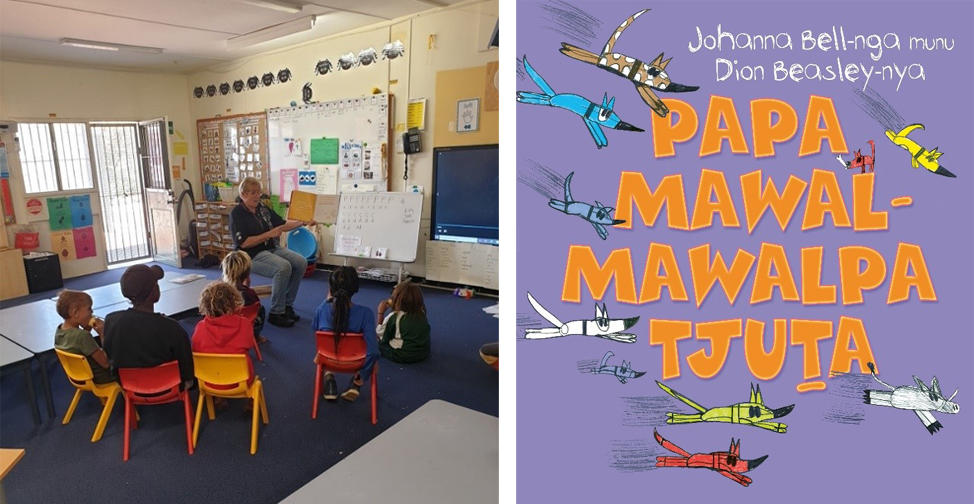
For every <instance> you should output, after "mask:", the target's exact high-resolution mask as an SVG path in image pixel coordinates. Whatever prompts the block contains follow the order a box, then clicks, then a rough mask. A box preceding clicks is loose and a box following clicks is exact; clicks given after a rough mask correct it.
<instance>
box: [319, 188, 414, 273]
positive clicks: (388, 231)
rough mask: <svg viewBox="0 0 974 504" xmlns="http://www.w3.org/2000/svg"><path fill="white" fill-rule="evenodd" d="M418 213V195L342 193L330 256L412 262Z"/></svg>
mask: <svg viewBox="0 0 974 504" xmlns="http://www.w3.org/2000/svg"><path fill="white" fill-rule="evenodd" d="M422 214H423V195H422V194H420V193H398V192H396V193H390V192H386V193H342V195H341V200H340V201H339V203H338V223H337V224H335V247H334V252H333V253H334V254H335V255H339V256H346V257H364V258H373V259H384V260H387V261H396V262H413V261H415V260H416V247H417V245H418V243H419V220H420V216H422Z"/></svg>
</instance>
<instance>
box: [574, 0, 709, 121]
mask: <svg viewBox="0 0 974 504" xmlns="http://www.w3.org/2000/svg"><path fill="white" fill-rule="evenodd" d="M647 11H649V9H643V10H641V11H639V12H637V13H635V14H633V15H632V16H631V17H629V18H628V19H626V20H625V21H623V22H622V24H621V25H619V29H617V30H616V31H615V32H613V33H612V36H610V37H609V40H608V42H606V43H605V48H604V49H603V50H602V54H599V55H596V54H592V53H590V52H588V51H586V50H585V49H582V48H580V47H575V46H573V45H571V44H567V43H564V42H562V44H561V49H560V51H561V53H562V54H564V55H565V56H568V57H569V58H574V59H577V60H579V61H584V62H585V63H590V64H592V65H596V66H598V67H599V68H601V69H603V70H608V71H609V72H612V73H614V74H616V75H620V76H622V77H625V78H627V79H629V80H631V81H632V83H633V84H635V86H636V91H638V92H639V96H640V97H641V98H642V99H643V101H644V102H646V105H649V108H651V109H653V112H656V115H658V116H660V117H666V114H667V113H669V111H670V109H669V108H668V107H667V106H666V104H664V103H663V100H661V99H659V97H657V96H656V93H654V92H653V91H654V90H655V91H665V92H668V93H688V92H691V91H696V90H697V89H700V86H685V85H683V84H677V83H675V82H671V81H670V77H669V75H667V73H666V66H667V65H669V64H670V60H672V59H673V58H670V59H668V60H666V61H663V53H660V54H659V56H657V57H656V59H654V60H653V61H651V62H649V63H645V62H643V61H640V60H638V59H636V58H631V57H629V56H626V55H625V54H619V53H617V52H612V48H613V47H615V43H616V40H619V37H620V36H621V35H622V32H623V31H624V30H625V29H626V28H627V27H629V25H631V24H632V23H633V21H635V20H636V18H638V17H639V16H641V15H643V14H644V13H645V12H647Z"/></svg>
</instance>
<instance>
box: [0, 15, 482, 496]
mask: <svg viewBox="0 0 974 504" xmlns="http://www.w3.org/2000/svg"><path fill="white" fill-rule="evenodd" d="M499 3H500V2H499V0H362V1H356V2H353V1H350V0H335V1H330V2H321V1H316V0H209V1H207V2H198V1H196V0H171V1H167V2H148V1H137V2H129V1H123V0H50V1H45V2H43V3H40V2H33V1H27V0H3V1H2V2H0V18H2V23H0V172H2V173H0V182H2V192H0V203H2V204H0V209H2V211H3V213H2V219H0V255H2V257H0V259H2V264H0V266H2V269H0V345H2V347H0V360H2V366H0V370H2V374H0V465H2V471H0V501H2V502H4V503H5V502H10V503H12V504H13V503H18V502H68V501H73V502H104V501H112V502H114V501H119V502H121V501H126V502H185V501H203V502H205V501H209V502H224V501H233V502H238V503H267V502H289V503H302V502H318V501H324V500H330V501H334V502H352V503H354V502H382V501H385V502H472V503H477V502H498V499H499V485H500V470H499V467H500V449H499V422H498V417H499V410H500V406H499V403H500V400H499V390H500V389H499V383H500V375H499V355H498V349H499V340H500V337H499V323H498V321H499V319H498V311H499V310H498V306H499V305H498V303H499V299H500V297H499V296H500V291H499V280H498V276H499V271H500V270H499V267H498V263H499V258H500V243H499V242H500V239H499V238H500V233H499V231H500V230H499V228H500V226H499V221H500V217H499V213H498V206H499V192H500V189H499V178H500V177H499V150H500V149H499V143H500V141H499V136H500V135H499V122H500V113H499V108H500V107H499V92H498V87H499V80H500V76H499V75H498V74H499V72H498V68H499V63H498V62H499V49H498V48H499ZM360 335H361V336H360ZM244 355H245V356H244ZM162 356H165V357H164V358H163V357H162ZM150 361H151V362H150ZM69 375H70V377H69ZM204 410H205V412H206V414H205V415H204V414H203V413H204Z"/></svg>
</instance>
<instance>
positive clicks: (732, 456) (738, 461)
mask: <svg viewBox="0 0 974 504" xmlns="http://www.w3.org/2000/svg"><path fill="white" fill-rule="evenodd" d="M653 436H654V437H655V438H656V442H657V443H659V444H660V446H662V447H663V448H666V449H667V450H669V451H671V452H673V453H676V454H678V455H680V456H679V457H656V467H690V468H697V469H710V470H711V471H717V472H719V473H720V474H722V475H724V476H726V477H728V478H730V479H732V480H734V481H736V482H738V483H740V484H741V485H743V486H748V485H750V484H751V482H752V480H751V478H749V477H747V476H744V475H743V474H742V473H746V472H748V471H752V470H754V469H756V468H757V467H758V466H759V465H761V463H762V462H764V460H765V459H767V458H768V456H767V455H765V456H763V457H758V458H756V459H754V460H744V459H742V458H741V440H740V439H738V440H737V442H736V443H735V442H734V438H731V445H730V450H728V451H725V452H711V453H694V454H693V455H691V454H690V453H688V452H687V451H686V450H684V449H683V448H680V447H679V446H677V445H675V444H673V443H671V442H670V441H667V440H666V439H665V438H663V436H660V435H659V433H658V432H656V429H653Z"/></svg>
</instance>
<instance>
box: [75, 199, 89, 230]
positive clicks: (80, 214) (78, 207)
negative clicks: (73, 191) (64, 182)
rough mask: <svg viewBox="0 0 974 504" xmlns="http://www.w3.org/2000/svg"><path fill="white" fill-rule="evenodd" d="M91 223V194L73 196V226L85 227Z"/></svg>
mask: <svg viewBox="0 0 974 504" xmlns="http://www.w3.org/2000/svg"><path fill="white" fill-rule="evenodd" d="M90 225H91V196H90V195H88V194H84V195H81V196H71V226H72V227H76V228H77V227H85V226H90Z"/></svg>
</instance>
